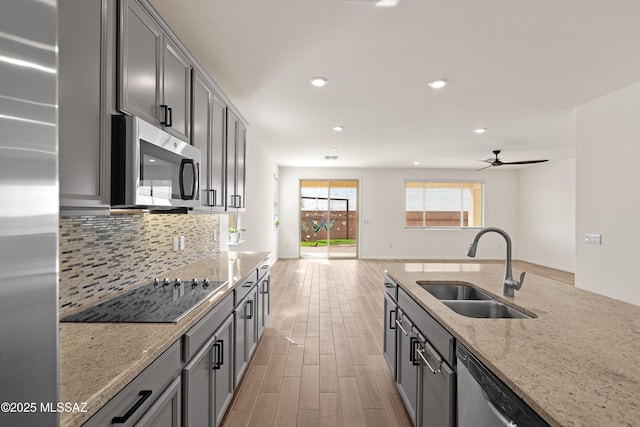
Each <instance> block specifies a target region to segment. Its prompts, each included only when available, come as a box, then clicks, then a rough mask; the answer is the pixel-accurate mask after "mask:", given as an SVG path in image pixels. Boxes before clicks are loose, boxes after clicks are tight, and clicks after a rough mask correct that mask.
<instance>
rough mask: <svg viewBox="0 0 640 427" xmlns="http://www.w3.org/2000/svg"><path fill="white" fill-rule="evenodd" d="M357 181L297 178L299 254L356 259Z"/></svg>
mask: <svg viewBox="0 0 640 427" xmlns="http://www.w3.org/2000/svg"><path fill="white" fill-rule="evenodd" d="M357 239H358V181H357V180H301V181H300V256H301V257H317V258H356V257H357V256H358V252H357Z"/></svg>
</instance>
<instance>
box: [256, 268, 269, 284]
mask: <svg viewBox="0 0 640 427" xmlns="http://www.w3.org/2000/svg"><path fill="white" fill-rule="evenodd" d="M268 272H269V264H263V265H261V266H260V268H258V280H260V279H262V278H263V277H264V275H265V274H267V273H268Z"/></svg>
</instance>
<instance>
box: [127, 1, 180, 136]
mask: <svg viewBox="0 0 640 427" xmlns="http://www.w3.org/2000/svg"><path fill="white" fill-rule="evenodd" d="M119 36H120V37H119V67H118V89H119V90H118V94H119V97H118V100H119V102H118V108H119V109H120V110H121V111H123V112H126V113H129V114H133V115H136V116H139V117H141V118H143V119H145V120H146V121H148V122H150V123H152V124H155V125H157V126H161V127H163V128H164V129H165V130H166V131H167V132H169V133H172V134H173V135H175V136H176V137H178V138H181V139H183V140H185V141H189V135H190V127H191V118H190V117H191V116H190V114H191V62H190V61H189V59H188V57H187V55H186V54H185V53H183V52H182V51H181V50H180V48H179V47H178V45H177V44H176V43H174V42H173V41H172V40H171V38H170V37H169V36H168V35H167V34H166V33H165V32H164V31H163V30H162V27H161V26H160V24H158V22H156V20H155V19H154V18H153V17H152V16H151V15H150V14H149V13H148V12H147V11H146V10H145V9H144V8H143V7H142V6H141V5H140V4H139V3H138V2H137V1H136V0H120V16H119Z"/></svg>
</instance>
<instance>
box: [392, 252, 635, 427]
mask: <svg viewBox="0 0 640 427" xmlns="http://www.w3.org/2000/svg"><path fill="white" fill-rule="evenodd" d="M383 267H384V268H385V270H386V271H387V273H388V274H389V275H390V276H391V277H392V278H393V279H394V281H396V283H398V285H399V286H400V287H401V288H402V289H404V290H405V291H406V292H407V293H408V294H409V295H410V296H411V297H412V298H413V299H414V300H415V301H416V302H417V303H418V304H419V305H420V306H421V307H422V308H424V309H425V310H426V311H427V312H428V313H429V314H431V315H432V316H433V317H434V318H435V319H436V320H437V321H438V322H439V323H440V324H441V325H442V326H444V327H445V328H446V329H447V330H448V331H449V332H450V333H451V334H452V335H453V336H454V337H455V338H456V339H457V340H459V341H460V342H461V343H462V344H463V345H464V346H466V347H467V348H468V349H469V350H471V351H472V353H473V354H474V355H475V356H476V357H477V358H478V359H480V360H481V361H482V363H484V364H485V365H486V366H487V367H488V368H489V369H490V370H491V371H493V373H494V374H495V375H497V376H498V377H499V378H500V379H501V380H502V381H503V382H504V383H505V384H506V385H507V386H508V387H509V388H510V389H511V390H513V391H514V392H515V393H516V394H517V395H518V396H520V397H521V398H522V399H523V400H524V401H525V402H526V403H527V404H528V405H529V406H531V407H532V408H533V409H534V410H535V411H536V412H537V413H538V414H539V415H540V416H542V417H543V418H544V419H545V420H546V421H547V422H548V423H549V424H550V425H552V426H580V427H585V426H594V427H595V426H598V427H600V426H613V425H615V426H634V425H638V424H637V423H638V420H640V405H639V403H638V396H640V307H638V306H636V305H633V304H628V303H624V302H621V301H618V300H614V299H611V298H607V297H604V296H601V295H597V294H595V293H592V292H588V291H585V290H581V289H577V288H574V287H572V286H567V285H566V284H562V283H559V282H556V281H553V280H551V279H547V278H544V277H541V276H537V275H534V274H528V275H527V277H526V280H525V282H524V285H523V287H522V289H521V290H519V291H517V292H516V293H515V296H514V297H510V298H507V297H504V296H502V281H503V278H504V266H502V265H498V264H484V263H388V264H384V265H383ZM518 274H519V272H518ZM514 276H516V274H514ZM418 281H440V282H449V281H450V282H467V283H469V284H471V285H473V286H475V287H478V288H480V289H482V290H484V291H486V292H487V293H489V294H491V296H493V297H494V298H496V299H497V300H499V301H502V302H505V303H507V304H509V305H511V306H513V307H515V308H516V309H518V310H520V311H522V312H525V313H527V314H529V315H531V316H532V317H534V318H531V319H479V318H471V317H465V316H462V315H459V314H457V313H455V312H454V311H452V310H451V309H449V308H448V307H447V306H445V305H444V304H443V303H442V302H441V301H439V300H437V299H436V298H435V297H434V296H432V295H431V294H430V293H428V292H427V291H425V290H424V289H423V288H422V287H420V286H419V285H418V284H417V283H416V282H418Z"/></svg>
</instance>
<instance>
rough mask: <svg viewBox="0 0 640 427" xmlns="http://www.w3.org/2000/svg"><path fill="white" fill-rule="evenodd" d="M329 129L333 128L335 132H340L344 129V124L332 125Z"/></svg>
mask: <svg viewBox="0 0 640 427" xmlns="http://www.w3.org/2000/svg"><path fill="white" fill-rule="evenodd" d="M331 129H333V130H335V131H336V132H342V131H343V130H344V126H334V127H332V128H331Z"/></svg>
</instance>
